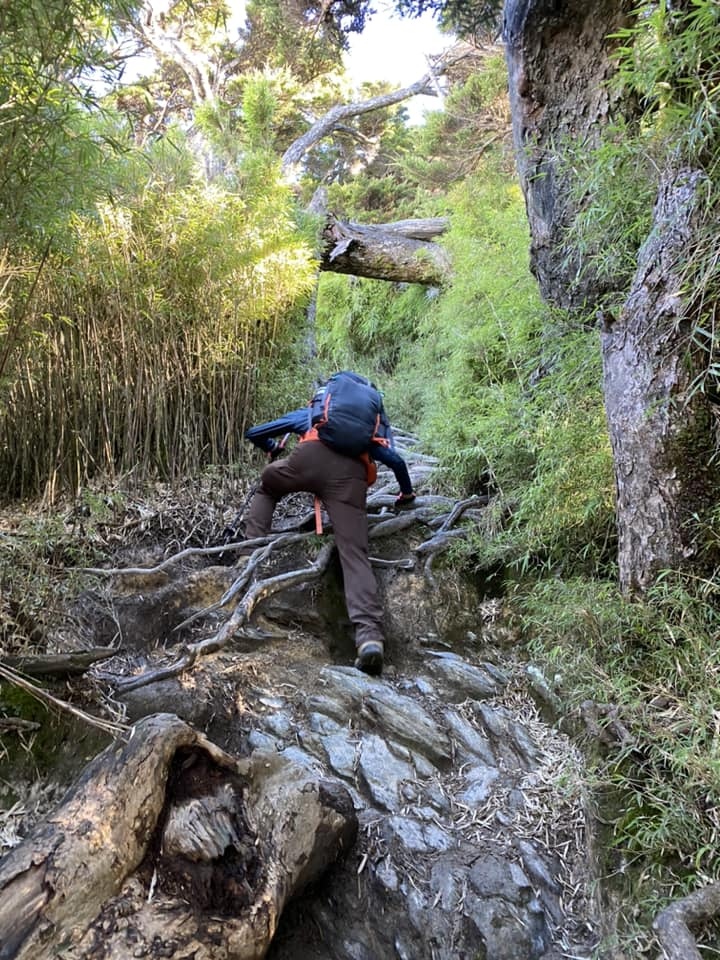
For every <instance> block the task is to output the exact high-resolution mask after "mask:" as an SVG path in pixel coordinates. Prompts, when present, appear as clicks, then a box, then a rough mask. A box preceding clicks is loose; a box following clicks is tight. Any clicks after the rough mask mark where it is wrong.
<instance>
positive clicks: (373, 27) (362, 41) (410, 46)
mask: <svg viewBox="0 0 720 960" xmlns="http://www.w3.org/2000/svg"><path fill="white" fill-rule="evenodd" d="M377 10H378V12H377V13H376V14H375V16H373V17H371V18H370V21H369V22H368V23H367V24H366V26H365V29H364V30H363V32H362V34H360V35H359V36H353V37H351V39H350V52H349V54H347V55H346V57H345V64H346V67H347V70H348V73H349V74H350V76H351V77H352V78H353V80H354V81H355V82H357V83H361V82H363V81H366V80H388V81H390V82H391V83H393V84H397V86H406V85H407V84H410V83H413V82H414V81H415V80H419V79H420V78H421V77H422V76H424V75H425V74H426V73H427V72H428V62H427V59H426V57H427V56H428V55H431V54H437V53H440V51H442V50H444V49H445V48H447V47H449V46H450V45H451V44H452V41H453V38H452V37H450V36H448V35H447V34H442V33H440V31H439V30H438V27H437V23H436V22H435V20H434V19H433V18H432V17H431V16H429V15H428V14H426V15H424V16H422V17H419V18H418V19H416V20H400V18H399V17H397V16H394V15H393V14H392V12H391V7H390V5H389V4H388V3H382V2H381V3H378V4H377ZM406 107H407V110H408V112H409V114H410V122H411V123H419V122H420V121H421V120H422V116H423V114H424V112H425V111H426V110H438V109H439V107H440V105H439V103H438V100H437V98H436V97H413V98H412V100H408V101H407V104H406Z"/></svg>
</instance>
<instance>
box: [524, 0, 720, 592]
mask: <svg viewBox="0 0 720 960" xmlns="http://www.w3.org/2000/svg"><path fill="white" fill-rule="evenodd" d="M631 9H632V4H630V3H628V2H627V0H602V2H601V3H600V4H599V5H598V4H593V5H588V4H585V3H583V2H581V0H571V2H568V3H564V4H557V3H554V2H551V0H508V3H507V4H506V7H505V21H506V26H505V29H506V39H507V47H506V49H507V60H508V67H509V73H510V102H511V109H512V116H513V134H514V140H515V147H516V151H517V164H518V170H519V172H520V178H521V182H522V186H523V190H524V192H525V198H526V204H527V213H528V220H529V224H530V231H531V237H532V246H531V267H532V270H533V272H534V273H535V275H536V276H537V279H538V282H539V285H540V290H541V293H542V295H543V297H544V298H545V299H546V300H548V301H549V302H551V303H553V304H557V305H559V306H561V307H563V308H565V309H568V310H571V311H573V310H576V311H577V312H578V314H579V313H580V312H581V311H582V313H583V314H584V315H585V316H587V312H588V308H592V306H593V304H598V303H600V302H601V300H602V297H603V295H604V294H605V293H607V292H608V290H612V291H613V292H614V293H615V294H617V291H618V290H619V289H620V290H622V286H620V284H619V282H616V281H615V280H614V279H613V278H612V277H606V278H605V279H600V278H599V277H598V275H597V273H595V272H594V270H593V268H592V265H591V264H587V263H582V262H580V260H579V258H578V255H577V254H576V253H574V252H573V251H572V250H568V247H567V245H566V243H565V242H564V236H563V235H564V231H565V229H566V227H567V226H568V225H569V224H570V223H571V222H572V221H573V219H574V218H575V217H576V216H577V214H578V213H579V210H580V205H581V203H582V201H581V200H579V199H578V198H577V197H574V195H573V192H572V191H571V190H570V189H568V187H569V184H568V183H567V182H566V181H567V178H568V177H569V175H570V174H569V172H567V171H569V168H570V166H571V165H570V164H569V163H566V166H565V168H564V170H565V172H564V170H563V166H562V163H563V160H564V159H565V157H566V156H567V155H568V154H569V153H570V151H571V149H576V147H574V146H573V145H574V144H576V143H578V142H580V143H582V144H583V149H584V150H587V149H592V147H593V146H594V145H596V144H598V142H599V139H600V135H601V133H602V129H603V127H604V126H606V125H607V123H608V122H609V121H610V120H611V119H612V116H613V115H617V114H618V113H622V112H624V113H625V114H626V115H628V114H630V113H631V112H632V111H633V110H635V109H636V108H635V106H634V105H633V104H632V103H631V102H624V101H621V100H619V99H617V98H616V99H615V100H613V99H612V98H611V94H610V93H609V91H608V87H607V85H606V84H605V81H606V80H607V79H608V77H609V76H610V75H611V73H612V71H613V69H614V66H613V63H612V60H611V53H612V51H613V48H614V46H615V45H616V44H617V43H618V41H617V40H615V39H613V38H612V34H613V33H615V32H616V31H617V30H618V29H619V28H620V27H622V26H624V25H626V24H627V23H628V21H629V19H630V17H631ZM563 177H565V182H563V179H562V178H563ZM698 187H699V175H697V174H694V173H689V172H684V173H680V174H678V173H677V171H667V172H666V174H665V175H664V177H663V179H662V183H661V186H660V190H659V195H658V200H657V204H656V209H655V215H654V223H653V228H652V232H651V234H650V235H649V237H648V239H647V240H646V242H645V244H644V246H643V247H642V249H641V251H640V253H639V256H638V264H637V272H636V275H635V278H634V281H633V283H632V286H631V289H630V290H629V295H628V297H627V301H626V303H625V307H624V309H623V311H622V314H621V316H620V318H619V319H618V320H617V321H616V322H615V323H613V324H612V325H611V326H609V327H608V328H607V329H606V330H605V331H604V332H603V334H602V349H603V362H604V389H605V405H606V412H607V418H608V424H609V430H610V437H611V442H612V449H613V457H614V466H615V477H616V486H617V496H618V500H617V525H618V530H619V544H620V545H619V566H620V581H621V585H622V588H623V590H624V591H626V592H628V593H636V592H642V591H644V590H645V589H646V588H647V587H648V586H649V585H650V584H651V583H652V582H653V580H654V578H655V576H656V574H657V573H658V572H659V571H660V570H662V569H663V568H672V569H677V568H683V567H688V566H695V565H696V564H697V563H698V558H699V555H700V551H701V545H700V544H699V543H698V542H696V537H697V529H698V524H697V522H696V519H697V518H702V515H703V513H704V512H705V510H706V508H707V506H708V505H709V503H710V502H711V498H712V490H713V486H714V485H715V484H716V483H717V468H716V467H712V466H711V465H710V459H711V455H712V430H711V413H710V408H709V405H708V403H707V401H706V399H705V397H704V395H703V394H702V393H701V392H700V391H695V392H694V393H693V391H689V390H688V388H689V387H690V385H691V383H692V382H693V378H694V377H695V376H696V375H697V374H698V372H699V370H698V366H697V357H694V356H693V355H692V351H691V344H690V337H691V325H692V319H693V318H692V316H691V315H690V314H691V312H692V307H690V306H688V305H687V304H685V303H683V302H682V301H681V298H680V296H679V294H678V290H679V289H680V288H681V286H682V283H681V278H680V273H681V266H680V261H681V258H682V257H683V255H685V254H686V253H687V250H688V246H689V244H690V243H691V241H692V238H693V229H694V224H695V221H696V216H697V213H696V210H697V199H696V198H697V192H698ZM623 283H625V284H626V281H623Z"/></svg>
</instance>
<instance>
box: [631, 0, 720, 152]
mask: <svg viewBox="0 0 720 960" xmlns="http://www.w3.org/2000/svg"><path fill="white" fill-rule="evenodd" d="M617 38H618V39H619V40H620V41H621V45H620V46H619V48H618V50H617V59H618V72H617V75H616V77H615V79H614V83H615V85H616V86H617V87H618V88H619V89H621V90H622V91H623V92H625V93H627V92H631V93H633V94H635V95H636V96H638V97H639V99H640V103H641V106H642V109H643V111H644V113H643V125H645V126H647V127H651V128H652V130H653V133H654V136H655V137H656V138H657V139H658V140H659V141H661V142H662V143H663V144H664V145H665V147H666V149H667V150H668V151H669V152H671V153H673V154H675V155H679V156H682V157H684V158H686V159H689V160H690V161H691V162H698V163H701V164H706V163H707V162H708V160H710V161H711V162H712V163H714V162H715V161H716V159H717V149H718V133H719V132H720V115H719V114H718V109H717V90H718V83H720V9H719V8H718V5H717V3H716V2H714V0H691V2H690V3H689V4H687V5H685V4H682V5H678V6H676V5H675V4H672V5H671V4H670V3H667V2H666V0H663V2H661V3H655V2H645V3H642V4H640V5H639V6H638V7H637V8H636V10H635V20H634V23H633V25H632V26H631V27H628V28H627V29H625V30H622V31H620V32H619V33H618V34H617Z"/></svg>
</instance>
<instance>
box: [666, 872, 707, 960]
mask: <svg viewBox="0 0 720 960" xmlns="http://www.w3.org/2000/svg"><path fill="white" fill-rule="evenodd" d="M719 913H720V883H710V884H708V886H706V887H702V888H701V889H700V890H695V891H693V893H690V894H688V896H687V897H682V898H681V899H680V900H675V901H674V902H673V903H671V904H669V906H667V907H665V909H664V910H661V911H660V913H659V914H658V915H657V916H656V917H655V920H654V922H653V930H654V931H655V933H656V935H657V938H658V940H659V941H660V946H661V947H662V949H663V956H662V960H702V955H701V953H700V951H699V950H698V947H697V941H696V940H695V937H694V936H693V935H692V933H691V932H690V925H697V924H699V923H703V922H705V921H707V920H711V919H712V918H713V917H716V916H717V915H718V914H719Z"/></svg>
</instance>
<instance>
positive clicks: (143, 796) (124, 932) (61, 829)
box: [0, 714, 357, 960]
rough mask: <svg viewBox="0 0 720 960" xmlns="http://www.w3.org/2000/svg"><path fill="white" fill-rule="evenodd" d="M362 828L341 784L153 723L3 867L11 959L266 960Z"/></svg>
mask: <svg viewBox="0 0 720 960" xmlns="http://www.w3.org/2000/svg"><path fill="white" fill-rule="evenodd" d="M356 830H357V821H356V818H355V813H354V810H353V806H352V802H351V800H350V797H349V795H348V794H347V792H346V791H345V789H344V788H343V787H342V786H340V785H339V784H336V783H335V782H334V781H327V780H322V779H318V778H317V777H314V776H313V775H312V774H311V773H310V772H309V771H308V770H307V769H305V768H301V767H299V766H297V765H296V764H293V763H291V762H289V761H288V760H286V759H284V758H283V757H282V756H281V755H279V754H277V753H272V754H265V753H262V752H257V753H254V754H253V755H252V756H250V757H249V758H245V759H242V760H237V759H235V758H234V757H232V756H230V755H229V754H227V753H225V752H224V751H223V750H221V749H220V748H219V747H217V746H216V745H214V744H213V743H211V742H210V741H209V740H208V739H207V738H206V737H204V736H203V735H202V734H200V733H198V732H197V731H195V730H194V729H193V728H192V727H190V726H189V725H188V724H186V723H184V722H183V721H181V720H179V719H178V718H177V717H175V716H173V715H171V714H155V715H154V716H151V717H147V718H145V719H144V720H142V721H141V722H140V723H138V724H137V726H136V727H135V728H134V729H133V731H132V734H131V736H130V737H129V739H128V740H127V741H126V742H122V741H116V742H115V743H114V744H112V745H111V746H110V747H108V748H107V749H106V750H105V751H104V752H103V753H101V754H100V755H99V756H98V757H96V758H95V760H93V761H92V762H91V763H90V764H89V765H88V766H87V767H86V769H85V771H84V772H83V774H82V776H81V777H80V779H79V780H78V782H77V784H76V785H75V786H74V787H73V788H72V790H71V791H69V793H68V794H67V795H66V797H65V798H64V799H63V801H62V802H61V804H60V806H59V807H58V808H57V809H56V810H55V811H54V812H53V813H51V814H50V815H49V816H48V817H46V818H45V820H44V821H42V822H41V823H40V824H39V825H38V826H37V827H36V828H35V830H34V831H33V832H32V833H31V834H30V836H29V837H28V838H27V839H26V840H25V841H24V842H23V843H22V844H21V845H20V846H18V847H16V848H15V849H14V850H12V851H11V852H10V853H9V854H8V855H7V856H6V857H5V858H4V859H3V860H2V861H0V960H45V958H47V960H49V958H50V957H55V956H57V951H58V946H59V945H60V944H62V945H63V948H64V950H66V951H69V952H67V953H65V952H64V953H63V956H67V957H74V958H80V957H83V958H85V957H93V958H98V960H101V958H102V960H111V958H112V960H120V958H122V960H126V958H127V957H129V956H145V955H153V949H154V947H153V945H158V944H162V945H163V950H166V951H167V950H168V949H171V950H172V952H171V953H167V952H165V953H163V954H162V955H163V956H176V955H177V956H193V957H194V958H195V960H251V958H260V957H263V956H264V955H265V953H266V951H267V949H268V946H269V944H270V942H271V940H272V937H273V935H274V933H275V930H276V928H277V924H278V920H279V917H280V914H281V912H282V910H283V907H284V905H285V904H286V902H287V901H288V900H289V899H290V898H291V897H293V896H294V895H295V894H296V893H298V892H299V891H300V890H301V889H302V888H303V887H304V886H305V885H306V884H307V883H309V882H310V881H311V880H313V879H315V878H316V877H317V876H318V875H319V874H320V873H321V872H322V871H323V870H324V869H325V868H326V867H327V866H328V865H329V864H330V863H332V862H333V861H334V860H335V859H336V857H337V856H338V855H339V854H340V853H341V852H342V851H343V850H346V849H348V848H349V847H350V846H351V845H352V843H353V842H354V839H355V834H356ZM188 905H189V906H190V909H189V910H188ZM143 950H145V951H146V952H144V953H143V952H142V951H143ZM154 955H159V954H157V953H155V954H154Z"/></svg>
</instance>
